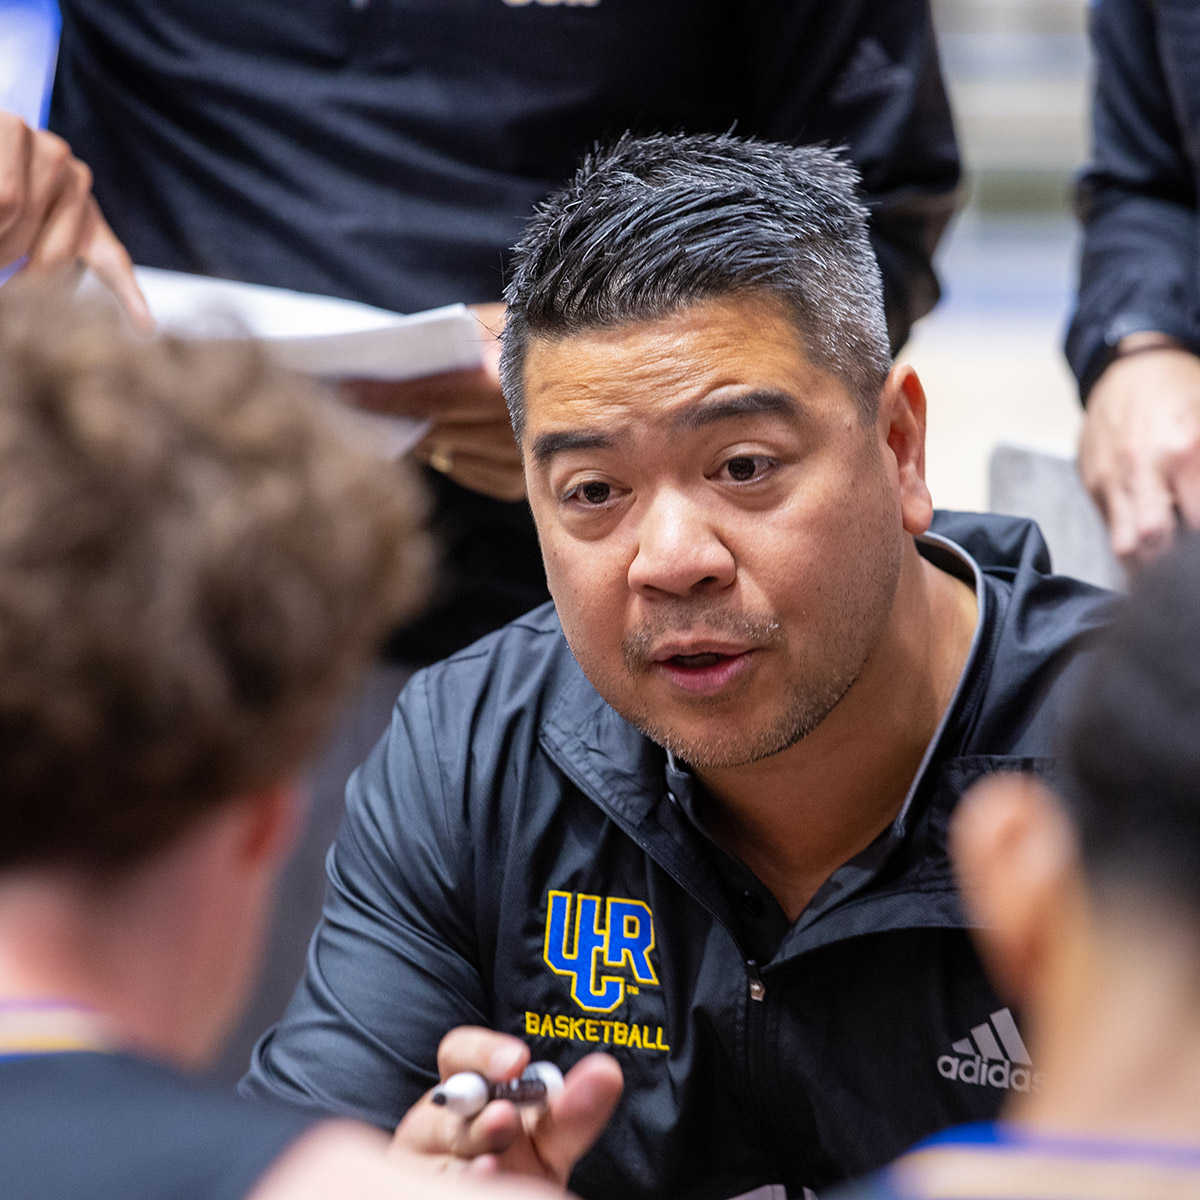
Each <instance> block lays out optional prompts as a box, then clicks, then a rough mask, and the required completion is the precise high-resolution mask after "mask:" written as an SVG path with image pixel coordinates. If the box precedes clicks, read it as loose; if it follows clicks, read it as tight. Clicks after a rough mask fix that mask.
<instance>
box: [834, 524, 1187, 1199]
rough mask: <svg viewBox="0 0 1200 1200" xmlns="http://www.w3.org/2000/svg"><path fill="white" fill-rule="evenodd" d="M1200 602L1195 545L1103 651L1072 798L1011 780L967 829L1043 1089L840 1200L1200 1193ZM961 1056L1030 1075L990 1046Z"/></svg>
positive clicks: (987, 933) (1089, 688) (996, 948)
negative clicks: (1199, 731) (1199, 1022)
mask: <svg viewBox="0 0 1200 1200" xmlns="http://www.w3.org/2000/svg"><path fill="white" fill-rule="evenodd" d="M1198 596H1200V536H1197V535H1196V534H1194V533H1190V532H1188V533H1184V534H1182V535H1180V537H1179V539H1178V544H1177V546H1176V547H1175V548H1174V549H1172V550H1170V551H1169V552H1168V553H1167V555H1166V556H1165V557H1164V558H1163V560H1162V561H1161V562H1157V563H1155V564H1153V565H1152V566H1150V567H1148V568H1147V569H1146V570H1145V571H1144V572H1142V573H1140V574H1139V577H1138V578H1137V579H1136V580H1135V582H1134V586H1133V589H1132V594H1131V597H1130V600H1129V603H1128V604H1127V606H1126V607H1125V610H1124V612H1123V613H1122V615H1121V616H1120V618H1119V619H1118V621H1117V622H1116V624H1115V625H1114V627H1113V628H1112V629H1111V630H1110V631H1109V632H1108V633H1107V634H1106V635H1105V636H1104V637H1103V639H1102V641H1101V642H1100V646H1099V649H1098V651H1097V654H1096V657H1095V660H1094V661H1093V663H1091V664H1090V666H1089V670H1088V672H1087V674H1086V675H1085V677H1084V679H1083V682H1082V686H1081V687H1080V688H1079V690H1078V693H1077V695H1076V697H1075V701H1074V707H1073V711H1072V712H1071V714H1070V716H1069V718H1068V720H1067V722H1066V726H1065V730H1064V734H1063V737H1062V738H1061V741H1062V749H1063V768H1064V769H1063V774H1062V777H1061V779H1060V781H1059V783H1060V790H1059V791H1051V790H1050V789H1049V788H1048V787H1047V786H1046V785H1045V784H1043V783H1040V782H1038V781H1037V780H1036V779H1034V778H1033V777H1031V776H1027V775H1015V774H1014V775H1005V776H998V777H995V778H994V779H992V780H989V781H988V782H986V783H984V784H981V785H979V787H978V788H977V789H976V790H975V791H974V792H972V793H970V794H969V795H968V796H967V797H966V798H965V799H964V801H963V804H962V806H961V807H960V809H959V813H958V815H957V816H956V818H955V824H954V828H953V838H952V842H953V851H954V858H955V862H956V866H957V869H958V873H959V876H960V878H961V880H962V885H963V891H964V894H965V899H966V902H967V905H968V907H969V908H970V910H971V912H972V914H973V916H974V918H975V921H976V925H977V932H976V938H977V941H978V942H979V945H980V949H981V951H982V952H983V954H984V957H985V959H986V960H987V961H988V964H989V966H990V967H991V969H992V972H993V975H994V977H995V979H996V982H997V984H998V986H999V987H1000V988H1001V990H1002V991H1003V992H1004V994H1005V995H1006V996H1007V997H1008V998H1009V999H1010V1001H1011V1002H1012V1003H1014V1004H1020V1005H1021V1010H1022V1013H1023V1016H1024V1020H1025V1022H1026V1024H1027V1028H1028V1030H1029V1037H1030V1042H1029V1052H1030V1053H1031V1054H1032V1057H1033V1060H1034V1061H1035V1062H1036V1063H1037V1066H1038V1069H1037V1071H1036V1072H1034V1071H1032V1070H1029V1069H1026V1070H1025V1071H1024V1075H1025V1084H1026V1086H1025V1087H1024V1088H1023V1090H1021V1091H1019V1092H1014V1093H1013V1095H1012V1101H1013V1102H1012V1103H1011V1104H1010V1105H1009V1106H1008V1108H1007V1110H1006V1113H1005V1119H1004V1120H1002V1121H1000V1122H998V1123H995V1124H988V1125H976V1126H967V1127H965V1128H962V1129H954V1130H949V1131H947V1132H946V1133H945V1134H943V1135H941V1136H939V1137H935V1138H933V1139H931V1140H930V1141H929V1142H927V1143H925V1144H924V1145H922V1146H919V1147H917V1148H916V1149H915V1150H914V1151H913V1152H911V1153H909V1154H907V1155H905V1156H904V1157H903V1158H901V1159H900V1160H899V1161H898V1162H897V1163H895V1164H893V1166H892V1167H891V1168H890V1169H889V1170H888V1171H886V1172H885V1173H883V1174H881V1175H880V1176H878V1177H876V1178H875V1179H871V1180H868V1181H866V1182H864V1183H862V1184H860V1185H856V1186H853V1187H851V1188H848V1189H847V1190H846V1191H844V1192H838V1193H836V1195H837V1197H838V1200H935V1198H936V1200H952V1198H961V1197H967V1196H976V1197H978V1196H987V1197H989V1200H1049V1198H1051V1197H1061V1198H1064V1200H1066V1198H1069V1200H1148V1198H1150V1197H1153V1198H1155V1200H1166V1198H1168V1197H1179V1198H1181V1200H1182V1198H1183V1197H1192V1196H1197V1195H1200V1127H1198V1124H1197V1113H1198V1112H1200V1031H1198V1030H1197V1022H1196V1012H1197V996H1198V995H1200V739H1198V738H1197V736H1196V731H1197V729H1200V604H1197V602H1196V601H1197V597H1198ZM955 1050H956V1051H958V1048H957V1047H956V1048H955ZM954 1058H957V1060H958V1066H959V1069H961V1065H962V1064H963V1063H967V1064H968V1065H970V1064H972V1063H975V1064H977V1066H976V1069H977V1070H982V1071H983V1072H984V1073H986V1074H991V1073H993V1072H1000V1073H1008V1074H1010V1075H1011V1074H1012V1073H1013V1071H1014V1069H1015V1068H1014V1064H1013V1063H1012V1062H1011V1061H1006V1057H1005V1056H1004V1055H1002V1054H1001V1055H995V1054H992V1053H990V1052H989V1053H987V1054H986V1055H984V1056H983V1057H982V1059H981V1058H980V1050H979V1047H977V1046H974V1047H972V1048H971V1050H970V1051H969V1052H968V1053H966V1054H961V1053H956V1054H952V1055H948V1056H947V1063H948V1064H949V1063H950V1061H951V1059H954ZM829 1200H834V1197H833V1196H831V1197H830V1198H829Z"/></svg>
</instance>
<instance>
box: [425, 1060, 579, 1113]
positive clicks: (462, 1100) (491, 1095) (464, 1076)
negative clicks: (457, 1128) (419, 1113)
mask: <svg viewBox="0 0 1200 1200" xmlns="http://www.w3.org/2000/svg"><path fill="white" fill-rule="evenodd" d="M562 1089H563V1077H562V1072H561V1071H560V1070H559V1069H558V1068H557V1067H556V1066H555V1065H554V1064H553V1063H548V1062H535V1063H530V1064H529V1066H528V1067H526V1068H525V1070H524V1071H523V1072H522V1073H521V1076H520V1078H518V1079H509V1080H506V1081H504V1082H503V1083H489V1082H488V1081H487V1080H486V1079H485V1078H484V1077H483V1076H482V1075H478V1074H476V1073H475V1072H474V1071H460V1072H459V1073H458V1074H457V1075H451V1076H450V1078H449V1079H446V1080H443V1081H442V1082H441V1083H439V1084H438V1086H437V1087H435V1088H434V1089H433V1094H432V1095H431V1096H430V1100H431V1101H432V1103H434V1104H437V1105H439V1106H441V1107H443V1108H447V1109H449V1110H450V1111H451V1112H452V1113H456V1114H457V1115H458V1116H460V1117H463V1118H465V1119H467V1120H469V1119H470V1118H471V1117H474V1116H477V1115H478V1114H479V1113H481V1112H483V1110H484V1108H486V1107H487V1105H488V1103H489V1102H490V1101H492V1100H508V1101H511V1102H512V1103H513V1104H518V1105H535V1104H540V1105H544V1104H547V1103H548V1102H549V1101H551V1100H553V1099H554V1097H555V1096H557V1095H558V1094H559V1093H560V1092H561V1091H562Z"/></svg>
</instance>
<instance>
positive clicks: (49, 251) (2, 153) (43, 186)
mask: <svg viewBox="0 0 1200 1200" xmlns="http://www.w3.org/2000/svg"><path fill="white" fill-rule="evenodd" d="M20 258H24V259H25V260H26V261H25V264H24V266H23V267H22V270H27V271H56V270H65V269H67V268H69V267H72V266H74V265H75V264H76V263H84V264H85V265H87V266H89V267H91V268H92V270H93V271H95V273H96V275H97V276H98V277H99V278H100V280H101V281H102V282H103V283H105V284H106V285H107V286H108V288H109V290H110V291H112V293H113V294H114V295H115V296H116V297H117V299H118V300H119V301H120V302H121V304H122V306H123V307H124V309H125V311H126V312H127V313H128V314H129V317H130V319H131V320H132V321H133V323H134V324H135V325H136V326H137V327H138V328H139V329H141V330H143V331H147V332H148V331H149V330H151V329H153V328H154V320H153V318H152V317H151V316H150V310H149V309H148V308H147V307H146V300H145V297H143V295H142V293H141V290H140V289H139V288H138V285H137V280H136V279H135V278H134V274H133V263H132V262H131V261H130V258H129V254H128V253H127V252H126V250H125V247H124V246H122V245H121V243H120V242H119V241H118V240H117V238H116V235H115V234H114V233H113V231H112V230H111V229H110V228H109V227H108V222H107V221H105V219H104V218H103V217H102V216H101V215H100V209H99V207H98V206H97V204H96V201H95V198H94V197H93V196H92V173H91V171H90V170H89V169H88V168H87V166H86V165H85V164H83V163H81V162H80V161H79V159H77V158H76V157H75V156H74V155H73V154H72V153H71V149H70V147H69V146H68V145H67V143H66V142H64V141H63V140H62V138H60V137H56V136H55V135H54V134H53V133H48V132H47V131H46V130H44V129H31V128H30V127H29V126H28V125H26V124H25V122H24V121H23V120H22V119H21V118H20V117H18V116H16V115H15V114H14V113H9V112H0V266H8V265H10V264H11V263H14V262H16V261H17V260H18V259H20Z"/></svg>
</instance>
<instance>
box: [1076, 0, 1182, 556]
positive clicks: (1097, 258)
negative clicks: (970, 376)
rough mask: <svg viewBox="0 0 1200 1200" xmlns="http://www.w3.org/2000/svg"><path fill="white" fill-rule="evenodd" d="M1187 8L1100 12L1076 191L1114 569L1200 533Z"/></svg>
mask: <svg viewBox="0 0 1200 1200" xmlns="http://www.w3.org/2000/svg"><path fill="white" fill-rule="evenodd" d="M1196 16H1197V14H1196V7H1195V5H1193V4H1189V3H1187V2H1186V0H1184V2H1176V0H1166V2H1163V3H1153V2H1151V0H1099V2H1098V3H1094V4H1092V6H1091V13H1090V21H1091V40H1092V48H1093V51H1094V54H1095V58H1096V91H1095V97H1094V100H1093V106H1092V126H1093V151H1092V161H1091V162H1090V163H1089V165H1088V169H1087V171H1086V172H1085V173H1084V175H1083V178H1082V179H1081V181H1080V185H1079V193H1078V198H1077V208H1078V210H1079V216H1080V220H1081V221H1082V223H1083V252H1082V256H1081V260H1080V274H1079V300H1078V306H1077V308H1076V311H1075V314H1074V317H1073V318H1072V321H1071V327H1070V331H1069V333H1068V336H1067V358H1068V359H1069V360H1070V364H1071V367H1072V369H1073V370H1074V372H1075V375H1076V377H1077V379H1078V380H1079V391H1080V395H1081V397H1082V398H1083V401H1084V403H1085V404H1086V405H1087V411H1086V414H1085V417H1084V427H1083V437H1082V440H1081V442H1080V448H1079V468H1080V472H1081V474H1082V476H1083V480H1084V482H1085V483H1086V484H1087V486H1088V489H1089V490H1090V491H1091V493H1092V495H1093V496H1094V497H1095V499H1096V501H1097V503H1098V504H1099V506H1100V509H1101V511H1102V512H1103V514H1104V516H1105V519H1106V520H1107V522H1108V525H1109V528H1110V534H1111V540H1112V547H1113V550H1114V552H1115V553H1116V555H1117V556H1118V558H1120V559H1121V560H1123V561H1124V562H1125V563H1126V564H1127V565H1129V566H1137V565H1138V564H1141V563H1145V562H1146V561H1148V560H1149V559H1151V558H1153V557H1154V556H1155V555H1156V554H1159V553H1161V552H1162V549H1163V548H1164V547H1165V546H1166V545H1167V544H1168V542H1169V541H1170V538H1171V536H1172V535H1173V533H1174V531H1175V529H1176V527H1177V526H1180V525H1182V526H1183V527H1186V528H1193V529H1195V528H1198V527H1200V278H1198V277H1197V269H1196V263H1197V254H1198V252H1200V239H1198V236H1197V229H1198V225H1197V220H1198V217H1200V209H1198V206H1197V194H1198V188H1200V151H1198V149H1197V147H1198V146H1200V141H1198V140H1197V137H1198V135H1200V78H1198V77H1197V74H1196V63H1197V61H1200V59H1198V58H1197V55H1198V54H1200V23H1198V22H1197V19H1196Z"/></svg>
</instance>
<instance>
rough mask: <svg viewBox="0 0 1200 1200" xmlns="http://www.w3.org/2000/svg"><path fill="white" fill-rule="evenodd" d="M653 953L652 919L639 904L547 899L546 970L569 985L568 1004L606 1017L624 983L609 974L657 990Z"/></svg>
mask: <svg viewBox="0 0 1200 1200" xmlns="http://www.w3.org/2000/svg"><path fill="white" fill-rule="evenodd" d="M601 904H603V905H604V915H603V919H602V918H601ZM653 949H654V914H653V913H652V912H651V911H650V906H649V905H648V904H646V903H645V901H643V900H618V899H616V898H613V897H610V898H609V899H607V900H603V901H602V900H601V898H600V897H599V896H584V895H575V894H574V893H572V892H551V893H550V900H549V904H548V907H547V911H546V948H545V952H544V957H545V960H546V965H547V966H548V967H549V968H550V970H552V971H553V972H554V973H555V974H556V975H562V976H565V977H566V978H568V979H570V981H571V999H572V1000H574V1001H575V1003H576V1004H578V1005H579V1007H580V1008H582V1009H583V1010H584V1011H585V1012H596V1013H607V1012H612V1011H613V1009H615V1008H616V1007H617V1006H618V1005H619V1004H621V1002H622V1001H623V1000H624V999H625V989H626V986H627V985H626V980H625V979H624V978H623V976H621V975H614V974H611V972H612V971H614V970H621V971H626V972H630V973H632V975H633V978H634V980H635V982H637V983H638V984H653V985H657V984H658V976H657V975H656V974H655V973H654V967H653V966H652V965H651V962H650V951H651V950H653ZM634 990H636V989H634Z"/></svg>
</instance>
